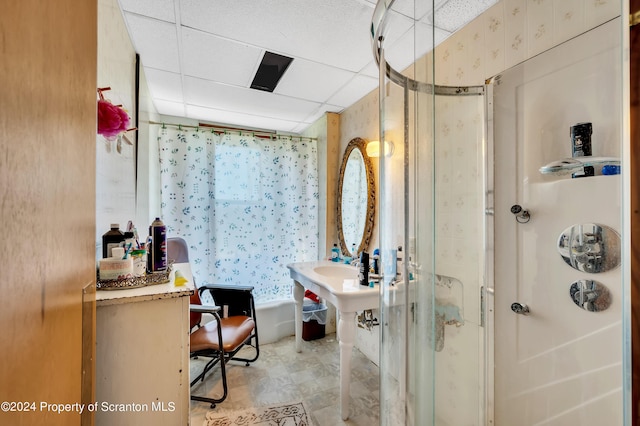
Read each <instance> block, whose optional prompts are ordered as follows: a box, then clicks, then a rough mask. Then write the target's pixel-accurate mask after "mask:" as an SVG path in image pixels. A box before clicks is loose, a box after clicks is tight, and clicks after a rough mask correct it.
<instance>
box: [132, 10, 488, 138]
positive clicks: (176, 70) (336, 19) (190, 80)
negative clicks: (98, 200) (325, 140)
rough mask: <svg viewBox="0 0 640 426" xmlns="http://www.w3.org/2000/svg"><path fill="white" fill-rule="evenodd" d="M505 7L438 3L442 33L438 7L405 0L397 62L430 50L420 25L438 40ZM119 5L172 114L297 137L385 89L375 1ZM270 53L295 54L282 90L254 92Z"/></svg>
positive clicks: (155, 95)
mask: <svg viewBox="0 0 640 426" xmlns="http://www.w3.org/2000/svg"><path fill="white" fill-rule="evenodd" d="M496 1H497V0H436V1H435V2H434V3H435V11H436V12H435V22H436V26H435V28H433V24H432V22H433V21H434V14H433V13H432V12H431V8H430V7H429V8H427V7H425V8H424V9H425V10H419V9H418V10H416V12H415V15H416V16H417V17H418V19H417V20H414V19H412V18H410V16H413V15H414V12H413V8H414V6H413V3H414V2H413V1H409V0H398V1H396V2H395V4H394V7H393V10H394V11H393V12H392V15H391V20H390V21H389V26H388V29H389V32H388V34H387V37H386V38H387V39H386V41H385V50H386V51H387V60H388V62H389V63H391V64H392V65H393V67H394V68H395V69H397V70H402V69H404V68H406V67H407V66H409V65H410V64H411V63H412V62H413V61H414V57H415V55H414V49H415V50H418V52H417V54H418V55H419V54H422V53H426V50H425V52H421V51H420V48H419V47H415V46H414V42H413V38H414V36H413V34H414V32H413V31H412V28H413V26H414V25H419V26H421V27H424V28H422V29H426V31H420V34H429V37H431V36H430V34H434V36H435V43H436V44H438V43H440V42H442V41H443V40H444V39H446V38H447V37H448V36H449V35H450V34H452V33H453V32H454V31H455V30H457V29H458V28H460V27H462V26H463V25H464V24H466V23H467V22H469V21H471V20H472V19H473V18H474V17H476V16H477V15H479V14H480V13H481V12H482V11H484V10H486V9H487V8H488V7H489V6H491V5H492V4H494V3H495V2H496ZM119 2H120V6H121V9H122V11H123V15H124V18H125V22H126V25H127V28H128V31H129V35H130V37H131V40H132V42H133V46H134V48H135V50H136V52H137V53H139V54H140V58H141V63H142V66H143V67H144V73H145V76H146V78H147V82H148V85H149V90H150V93H151V97H152V99H153V102H154V105H155V107H156V109H157V110H158V112H159V113H160V114H163V115H169V116H177V117H187V118H192V119H195V120H199V121H205V122H211V123H217V124H224V125H232V126H237V127H244V128H253V129H265V130H276V131H279V132H284V133H295V134H297V133H300V132H302V131H304V130H305V129H306V128H307V127H308V126H309V125H311V124H312V123H313V122H314V121H316V120H317V119H318V118H319V117H321V116H322V115H323V114H324V113H325V112H341V111H342V110H344V109H345V108H347V107H349V106H351V105H352V104H353V103H355V102H356V101H358V100H359V99H361V98H362V97H363V96H365V95H366V94H367V93H369V92H371V91H372V90H374V89H375V88H376V87H377V85H378V69H377V65H376V63H375V61H374V58H373V53H372V48H371V41H370V34H371V33H370V27H371V17H372V14H373V10H374V7H375V4H376V2H375V1H374V0H119ZM417 3H420V2H417ZM422 3H430V2H422ZM427 9H428V10H427ZM432 28H433V31H432V30H431V29H432ZM421 44H422V45H424V46H430V45H431V40H422V41H421ZM265 51H270V52H273V53H277V54H279V55H284V56H289V57H292V58H293V62H292V63H291V65H290V66H289V68H288V69H287V70H286V72H285V73H284V75H283V76H282V78H281V79H280V81H279V84H278V85H277V87H276V88H275V90H274V91H273V92H272V93H270V92H265V91H261V90H255V89H251V88H250V85H251V82H252V80H253V77H254V74H255V72H256V70H257V68H258V65H259V64H260V61H261V60H262V57H263V55H264V53H265Z"/></svg>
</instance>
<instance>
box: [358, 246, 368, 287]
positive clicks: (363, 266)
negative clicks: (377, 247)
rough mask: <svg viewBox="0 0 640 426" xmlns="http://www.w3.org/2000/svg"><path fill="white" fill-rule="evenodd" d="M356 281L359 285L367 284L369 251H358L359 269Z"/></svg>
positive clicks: (366, 285)
mask: <svg viewBox="0 0 640 426" xmlns="http://www.w3.org/2000/svg"><path fill="white" fill-rule="evenodd" d="M358 281H359V282H360V285H363V286H365V287H368V286H369V253H367V252H366V251H364V250H363V251H362V253H360V271H359V273H358Z"/></svg>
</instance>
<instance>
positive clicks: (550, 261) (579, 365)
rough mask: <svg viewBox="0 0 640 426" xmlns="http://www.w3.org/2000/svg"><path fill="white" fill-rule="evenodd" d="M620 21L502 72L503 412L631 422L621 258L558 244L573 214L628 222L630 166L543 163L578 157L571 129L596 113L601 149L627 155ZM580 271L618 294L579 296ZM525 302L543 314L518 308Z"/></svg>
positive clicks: (498, 343)
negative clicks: (625, 189)
mask: <svg viewBox="0 0 640 426" xmlns="http://www.w3.org/2000/svg"><path fill="white" fill-rule="evenodd" d="M620 21H621V20H620V19H616V20H614V21H610V22H608V23H606V24H604V25H602V26H600V27H598V28H596V29H594V30H592V31H590V32H588V33H586V34H583V35H580V36H579V37H576V38H574V39H572V40H570V41H568V42H567V43H565V44H563V45H561V46H558V47H556V48H554V49H552V50H550V51H548V52H544V53H542V54H541V55H539V56H537V57H535V58H533V59H531V60H529V61H527V62H526V63H523V64H521V65H519V66H517V67H514V68H513V69H510V70H507V71H505V72H504V73H503V74H502V75H501V76H500V78H499V79H498V82H496V83H495V87H494V102H495V103H494V114H495V115H494V123H495V125H494V129H495V165H494V170H495V176H496V185H495V216H494V217H495V230H496V232H495V259H496V263H495V362H494V365H495V369H496V371H495V384H496V386H495V406H496V412H495V415H496V417H495V420H496V424H511V423H512V422H514V421H516V419H517V420H518V421H521V422H523V424H546V425H558V426H560V425H565V424H580V425H585V426H586V425H594V426H596V425H601V424H622V407H623V404H622V377H623V371H622V303H623V300H622V289H623V285H622V271H621V268H620V267H617V268H615V269H612V270H610V271H606V272H600V273H587V272H581V271H577V270H575V269H573V268H572V267H570V266H569V265H567V264H566V263H565V262H564V260H563V259H562V258H561V256H560V254H559V253H558V251H557V244H558V239H559V236H560V234H561V233H562V232H563V231H564V230H565V229H567V228H569V227H570V226H574V225H580V224H588V223H596V224H600V225H606V226H608V227H611V228H613V229H614V230H615V231H617V232H618V233H619V234H623V230H622V229H621V220H622V202H621V194H622V187H621V179H620V175H614V176H602V175H599V176H598V175H596V176H593V177H584V178H578V179H572V178H571V176H570V175H568V176H556V175H542V174H541V173H540V172H539V171H538V169H539V168H540V167H541V166H543V165H545V164H547V163H549V162H551V161H553V160H558V159H562V158H567V157H571V152H572V150H571V139H570V137H569V129H570V127H571V126H572V125H575V124H576V123H579V122H591V123H592V125H593V135H592V148H593V155H594V156H611V157H617V158H620V155H621V147H622V143H621V141H622V138H621V130H622V126H621V124H620V123H621V122H622V112H621V108H622V96H621V93H622V91H621V88H622V83H621V78H622V71H621V65H622V60H621V57H622V55H621V46H620V40H621V37H620V35H621V31H622V30H621V22H620ZM597 172H598V168H597V167H596V174H598V173H597ZM513 204H521V205H522V206H523V208H526V209H528V210H529V211H530V212H531V220H530V222H528V223H525V224H517V223H516V222H515V221H514V217H513V215H512V214H511V213H510V207H511V206H512V205H513ZM613 250H620V247H619V246H618V247H614V248H613ZM579 279H589V280H596V281H598V282H599V283H601V284H602V285H603V286H604V287H606V288H607V289H608V290H609V292H610V294H611V306H609V308H608V309H606V310H604V311H601V312H589V311H586V310H583V309H580V308H579V307H578V306H576V305H575V304H574V302H573V300H572V299H571V296H570V294H569V287H570V286H571V284H572V283H573V282H574V281H576V280H579ZM513 302H519V303H524V304H527V305H528V306H529V308H530V310H531V314H530V315H528V316H522V315H516V314H514V313H513V312H511V309H510V305H511V303H513Z"/></svg>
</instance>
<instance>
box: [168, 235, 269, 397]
mask: <svg viewBox="0 0 640 426" xmlns="http://www.w3.org/2000/svg"><path fill="white" fill-rule="evenodd" d="M188 253H189V250H188V246H187V244H186V242H185V240H184V239H182V238H178V237H173V238H168V239H167V256H168V258H169V259H170V260H173V261H174V262H177V263H187V262H189V254H188ZM194 281H195V278H194ZM194 284H195V283H194ZM252 291H253V287H252V286H236V285H205V286H201V287H199V288H198V290H197V291H196V292H195V293H194V294H193V295H192V296H191V301H190V302H191V305H190V327H191V335H190V349H189V350H190V354H191V358H198V357H206V358H210V360H209V361H208V362H207V363H206V364H205V366H204V368H203V369H202V372H201V373H199V374H198V375H197V376H196V377H195V378H193V379H192V380H191V387H193V386H194V385H195V384H196V383H198V381H204V379H205V377H206V375H207V373H208V372H209V371H210V370H211V369H212V368H213V367H215V366H216V365H220V372H221V377H222V395H221V396H220V397H218V398H211V397H205V396H198V395H193V394H192V395H191V399H192V400H194V401H203V402H209V403H210V404H211V407H212V408H213V407H215V405H216V404H218V403H220V402H222V401H224V400H225V399H226V397H227V395H228V383H227V373H226V371H227V370H226V368H227V367H226V364H227V363H228V362H229V361H241V362H244V363H245V365H246V366H249V364H250V363H252V362H254V361H256V360H257V359H258V356H259V355H260V347H259V343H258V326H257V322H256V309H255V303H254V300H253V293H252ZM204 293H208V294H209V295H210V296H211V297H212V298H213V300H214V302H215V306H207V305H203V304H202V302H201V296H202V295H203V294H204ZM203 313H209V314H211V315H213V318H214V319H213V321H210V322H207V323H206V324H201V322H202V314H203ZM245 347H252V348H253V356H250V357H246V356H239V352H240V351H241V350H242V349H243V348H245ZM243 353H244V351H243ZM249 354H251V351H250V350H249Z"/></svg>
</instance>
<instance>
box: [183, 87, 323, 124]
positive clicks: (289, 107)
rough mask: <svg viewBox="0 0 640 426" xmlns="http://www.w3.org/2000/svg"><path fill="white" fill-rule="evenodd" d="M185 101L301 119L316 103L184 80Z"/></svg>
mask: <svg viewBox="0 0 640 426" xmlns="http://www.w3.org/2000/svg"><path fill="white" fill-rule="evenodd" d="M184 84H185V101H186V103H188V104H191V105H198V106H204V107H211V108H217V109H226V110H229V111H235V112H244V113H249V114H252V115H263V116H265V117H271V118H283V119H284V118H288V119H290V120H304V118H305V117H306V116H307V115H309V114H310V113H311V112H312V111H314V110H315V109H316V108H317V107H318V106H319V103H318V102H310V101H306V100H302V99H295V98H291V97H288V96H283V95H277V94H272V93H269V92H264V91H261V90H254V89H246V88H241V87H236V86H228V85H224V84H219V83H215V82H211V81H207V80H201V79H196V78H192V77H185V80H184Z"/></svg>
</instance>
